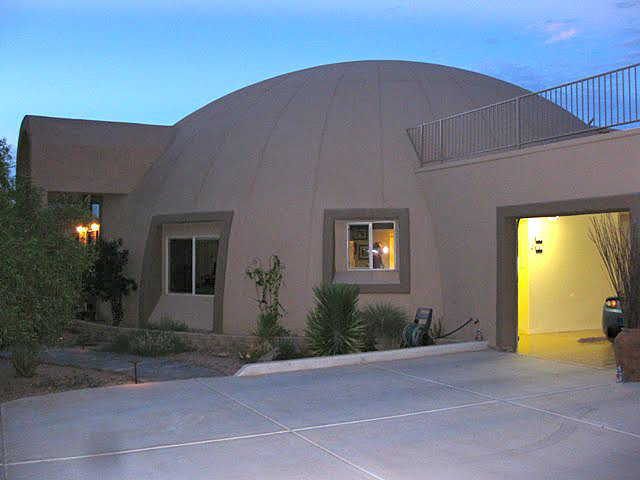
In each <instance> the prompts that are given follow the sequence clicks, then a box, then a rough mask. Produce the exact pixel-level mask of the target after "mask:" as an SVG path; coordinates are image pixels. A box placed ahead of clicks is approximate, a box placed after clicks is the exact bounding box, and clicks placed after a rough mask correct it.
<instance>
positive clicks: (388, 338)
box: [360, 303, 409, 350]
mask: <svg viewBox="0 0 640 480" xmlns="http://www.w3.org/2000/svg"><path fill="white" fill-rule="evenodd" d="M360 315H361V316H362V321H363V323H364V326H365V350H376V349H377V348H378V347H382V348H398V347H400V344H401V342H402V330H403V329H404V327H405V325H407V323H409V316H408V315H407V312H405V311H404V310H403V309H401V308H399V307H396V306H395V305H392V304H391V303H377V304H373V305H367V306H366V307H364V308H363V309H362V311H361V312H360Z"/></svg>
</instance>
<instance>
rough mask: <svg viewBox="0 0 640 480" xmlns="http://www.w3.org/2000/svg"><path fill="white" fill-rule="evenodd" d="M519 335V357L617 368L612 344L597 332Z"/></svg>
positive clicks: (580, 331)
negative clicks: (520, 355)
mask: <svg viewBox="0 0 640 480" xmlns="http://www.w3.org/2000/svg"><path fill="white" fill-rule="evenodd" d="M519 336H520V340H519V342H518V353H520V354H522V355H531V356H533V357H538V358H546V359H550V360H559V361H563V362H575V363H582V364H585V365H590V366H594V367H605V368H609V367H611V368H615V366H616V361H615V356H614V353H613V344H612V343H611V342H610V341H609V340H607V339H606V338H605V337H604V335H603V334H602V330H599V329H597V330H579V331H573V332H556V333H538V334H534V335H528V334H525V333H520V334H519Z"/></svg>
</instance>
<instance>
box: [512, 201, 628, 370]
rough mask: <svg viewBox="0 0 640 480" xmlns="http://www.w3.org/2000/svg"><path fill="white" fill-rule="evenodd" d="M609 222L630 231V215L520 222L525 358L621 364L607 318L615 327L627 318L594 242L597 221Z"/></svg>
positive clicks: (520, 295)
mask: <svg viewBox="0 0 640 480" xmlns="http://www.w3.org/2000/svg"><path fill="white" fill-rule="evenodd" d="M605 217H608V218H605ZM603 220H605V221H606V220H608V221H612V222H615V225H619V226H621V227H622V228H626V230H627V231H628V228H629V213H628V212H613V213H598V214H589V215H568V216H554V217H531V218H520V219H519V221H518V234H517V244H518V246H517V270H518V314H517V315H518V346H517V349H518V352H519V353H521V354H525V355H532V356H536V357H542V358H550V359H554V360H566V361H571V362H579V363H585V364H589V365H593V366H602V367H609V366H614V365H615V360H614V354H613V346H612V343H611V342H610V341H609V340H608V339H607V335H606V333H607V331H606V328H605V329H604V330H603V314H604V315H605V317H607V318H608V320H609V322H611V321H613V322H621V321H622V314H621V313H617V314H616V308H615V307H618V311H619V305H618V304H616V302H615V295H616V294H615V291H614V289H613V287H612V284H611V281H610V280H609V276H608V274H607V271H606V269H605V265H604V263H603V261H602V259H601V257H600V255H599V253H598V250H597V248H596V245H595V244H594V242H593V240H592V238H591V237H590V231H591V230H592V229H593V222H594V221H596V222H597V221H603ZM607 299H608V301H607ZM609 333H614V332H613V331H612V330H609Z"/></svg>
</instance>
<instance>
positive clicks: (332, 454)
mask: <svg viewBox="0 0 640 480" xmlns="http://www.w3.org/2000/svg"><path fill="white" fill-rule="evenodd" d="M196 381H197V382H199V383H202V384H203V385H205V386H206V387H207V388H209V389H210V390H211V391H212V392H215V393H217V394H218V395H222V396H224V397H226V398H228V399H229V400H231V401H233V402H235V403H237V404H238V405H240V406H242V407H244V408H246V409H247V410H249V411H251V412H253V413H255V414H257V415H260V416H261V417H263V418H265V419H267V420H269V421H270V422H273V423H274V424H276V425H278V426H280V427H281V428H285V429H286V430H287V431H288V432H289V433H291V434H292V435H294V436H296V437H298V438H299V439H301V440H302V441H304V442H306V443H308V444H309V445H312V446H313V447H315V448H317V449H319V450H322V451H323V452H325V453H326V454H327V455H330V456H332V457H334V458H336V459H337V460H339V461H341V462H343V463H345V464H346V465H349V466H350V467H351V468H353V469H355V470H357V471H359V472H360V473H364V474H365V475H367V476H369V477H371V478H374V479H376V480H385V479H384V478H382V477H380V476H378V475H376V474H375V473H373V472H370V471H369V470H367V469H366V468H363V467H361V466H359V465H357V464H355V463H353V462H351V461H350V460H347V459H346V458H344V457H342V456H341V455H338V454H337V453H335V452H333V451H332V450H330V449H328V448H326V447H323V446H322V445H319V444H318V443H316V442H314V441H312V440H311V439H309V438H307V437H305V436H304V435H302V434H301V433H298V432H297V431H296V430H295V429H292V428H291V427H289V426H287V425H285V424H283V423H280V422H278V421H277V420H276V419H274V418H272V417H270V416H269V415H265V414H264V413H262V412H260V411H259V410H257V409H255V408H253V407H252V406H250V405H247V404H245V403H244V402H241V401H240V400H238V399H236V398H234V397H232V396H231V395H229V394H226V393H224V392H220V391H219V390H216V389H215V388H213V387H212V386H211V385H208V384H206V383H204V382H202V381H200V380H198V379H196Z"/></svg>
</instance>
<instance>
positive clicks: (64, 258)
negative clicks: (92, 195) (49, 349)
mask: <svg viewBox="0 0 640 480" xmlns="http://www.w3.org/2000/svg"><path fill="white" fill-rule="evenodd" d="M11 171H12V157H11V155H10V149H9V146H8V145H7V143H6V140H5V139H0V245H1V246H2V255H1V258H0V344H2V348H3V349H4V348H7V347H9V348H10V349H11V348H15V350H17V351H18V355H17V357H19V359H17V360H16V362H17V363H16V365H18V369H19V370H17V373H18V374H19V375H20V374H21V373H20V372H21V371H25V372H29V371H31V370H32V369H33V367H31V366H29V365H30V364H31V363H32V362H33V361H35V360H33V359H31V360H29V359H30V358H32V357H34V355H35V353H34V352H29V351H28V350H30V349H31V345H32V344H38V345H47V344H48V345H51V344H54V343H55V342H57V341H58V339H59V338H60V337H61V336H62V334H63V331H64V329H65V328H66V327H67V326H69V325H70V324H71V322H72V321H73V319H74V317H75V314H76V311H77V308H78V303H79V301H80V298H81V294H82V277H83V275H84V273H85V272H86V270H87V269H88V268H89V266H90V265H91V263H92V262H93V249H91V248H88V247H87V246H86V245H83V244H82V243H80V242H78V241H77V239H76V238H75V226H76V225H78V224H85V223H86V222H87V221H88V220H89V218H90V216H89V214H88V211H87V210H88V209H87V204H86V202H83V201H80V200H79V199H78V198H77V197H74V196H73V195H62V194H61V195H60V196H59V197H57V198H56V200H55V201H53V199H52V200H51V201H49V202H47V203H46V204H45V203H44V202H43V201H42V200H43V199H44V198H45V196H44V195H43V191H42V190H41V189H40V188H38V187H36V186H35V185H33V184H32V183H31V181H30V180H29V178H28V177H27V176H22V177H19V178H15V177H13V176H12V175H11V174H10V172H11ZM34 348H36V349H37V347H34ZM23 367H24V369H23Z"/></svg>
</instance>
